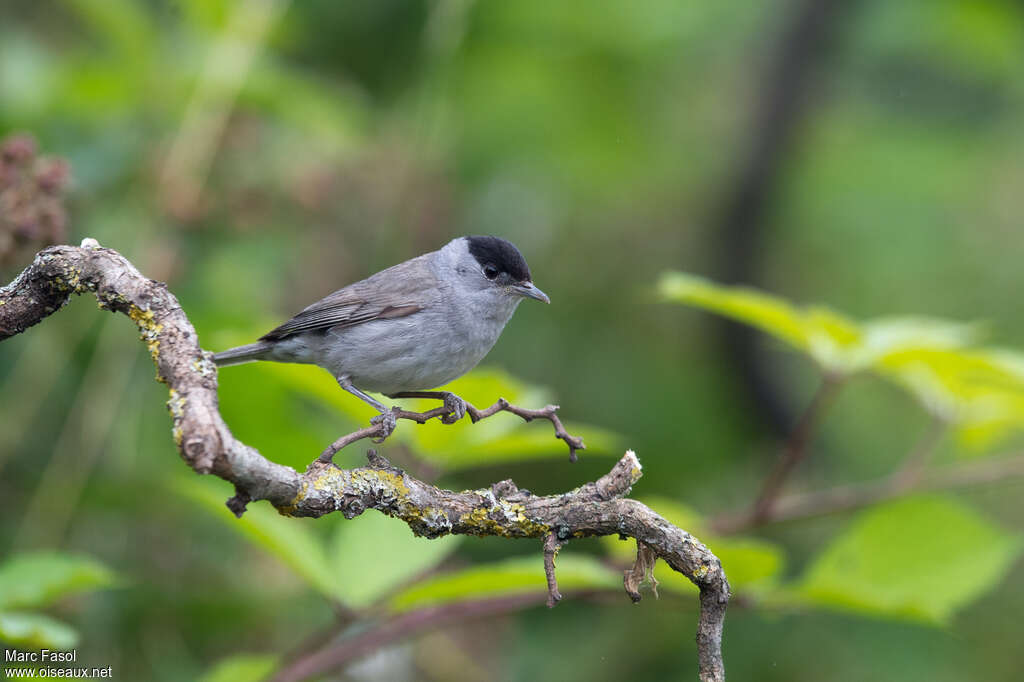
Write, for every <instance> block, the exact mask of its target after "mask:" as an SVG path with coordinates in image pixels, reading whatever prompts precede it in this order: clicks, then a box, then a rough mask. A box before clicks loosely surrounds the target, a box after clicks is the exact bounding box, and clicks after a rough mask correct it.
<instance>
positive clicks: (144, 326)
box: [0, 240, 730, 682]
mask: <svg viewBox="0 0 1024 682" xmlns="http://www.w3.org/2000/svg"><path fill="white" fill-rule="evenodd" d="M85 292H92V293H94V294H95V295H96V298H97V299H98V301H99V304H100V307H101V308H106V309H108V310H112V311H115V312H120V313H124V314H125V315H127V316H128V317H130V318H131V319H132V320H133V321H134V322H135V324H136V326H137V327H138V329H139V332H140V336H141V338H142V340H143V341H144V342H145V344H146V346H147V347H148V348H149V351H150V355H151V356H152V358H153V362H154V364H155V365H156V368H157V379H158V380H159V381H162V382H164V383H166V384H167V386H168V388H169V392H170V399H169V400H168V401H167V408H168V411H169V412H170V413H171V417H172V423H173V426H172V435H173V437H174V441H175V443H176V444H177V446H178V450H179V453H180V454H181V456H182V458H183V459H184V460H185V462H186V463H187V464H188V465H189V466H190V467H192V468H193V469H194V470H195V471H197V472H198V473H201V474H214V475H216V476H218V477H220V478H222V479H224V480H225V481H228V482H230V483H232V484H234V486H235V490H236V495H235V498H234V499H235V500H236V504H235V506H236V508H240V507H241V506H242V505H241V502H244V501H246V498H247V499H248V500H251V501H257V500H267V501H268V502H270V503H271V504H272V505H274V507H276V508H277V509H278V511H280V512H281V513H282V514H284V515H287V516H306V517H319V516H323V515H325V514H329V513H332V512H336V511H340V512H341V513H342V514H343V515H344V516H345V517H346V518H353V517H355V516H358V515H359V514H361V513H363V512H364V511H365V510H367V509H376V510H378V511H380V512H382V513H385V514H388V515H389V516H393V517H395V518H398V519H401V520H403V521H405V522H406V523H407V524H408V525H409V527H410V528H412V530H413V532H414V533H415V534H417V535H421V536H424V537H439V536H441V535H446V534H465V535H480V536H483V535H498V536H502V537H507V538H535V539H543V538H546V537H548V536H549V535H550V534H551V533H555V534H557V536H558V537H559V538H569V537H597V536H603V535H624V536H627V537H632V538H635V539H636V540H637V541H638V542H642V543H644V544H645V545H647V546H648V547H649V548H650V549H651V550H652V551H653V552H654V554H656V555H657V556H658V558H660V559H662V560H664V561H665V562H666V563H667V564H668V565H669V566H670V567H671V568H672V569H673V570H675V571H678V572H679V573H682V574H683V575H685V576H686V577H687V578H688V579H689V580H690V581H692V582H693V583H694V584H695V585H696V586H697V587H698V588H699V590H700V615H699V620H698V630H697V657H698V661H699V667H700V678H701V680H703V681H705V682H719V681H720V680H724V679H725V668H724V664H723V662H722V650H721V640H722V627H723V623H724V619H725V609H726V605H727V603H728V600H729V594H730V590H729V583H728V581H727V580H726V577H725V572H724V571H723V570H722V565H721V562H720V561H719V560H718V558H717V557H716V556H715V555H714V554H712V553H711V551H710V550H708V548H707V547H705V546H704V545H703V544H702V543H701V542H700V541H698V540H697V539H696V538H694V537H693V536H692V535H690V534H689V533H687V532H686V531H684V530H682V529H680V528H678V527H676V526H674V525H672V524H671V523H669V522H668V521H666V520H665V519H664V518H662V517H661V516H659V515H658V514H656V513H654V512H653V511H651V509H649V508H648V507H646V506H645V505H643V504H641V503H639V502H637V501H635V500H630V499H624V497H625V496H626V495H628V494H629V492H630V490H631V488H632V486H633V484H634V483H636V482H637V481H638V480H639V479H640V476H641V475H642V471H641V467H640V461H639V460H638V459H637V457H636V455H635V454H634V453H633V452H632V451H629V452H627V453H626V454H625V455H624V456H623V457H622V459H620V460H619V462H618V463H617V464H616V465H615V466H614V467H613V469H612V470H611V471H610V472H609V473H607V474H605V475H604V476H602V477H601V478H600V479H598V480H597V481H594V482H592V483H588V484H586V485H583V486H581V487H580V488H578V489H576V490H573V491H571V492H568V493H564V494H562V495H552V496H536V495H532V494H530V493H529V492H528V491H525V490H519V489H518V488H516V486H515V485H514V484H512V483H511V482H503V483H501V484H498V485H496V486H495V487H494V489H492V488H490V487H488V488H480V489H477V490H465V491H462V492H454V491H451V490H443V489H441V488H437V487H435V486H433V485H429V484H427V483H424V482H423V481H420V480H418V479H416V478H414V477H412V476H410V475H409V474H407V473H406V472H404V471H402V470H401V469H398V468H395V467H392V466H390V464H389V463H387V461H386V460H384V459H383V458H375V459H372V461H371V464H370V465H369V466H366V467H359V468H355V469H348V470H346V469H339V468H338V467H336V466H335V465H333V464H331V463H327V462H321V461H314V462H313V463H312V464H310V466H309V467H308V468H307V470H306V471H305V472H304V473H302V474H300V473H298V472H297V471H295V470H294V469H292V468H291V467H287V466H283V465H281V464H277V463H275V462H272V461H270V460H268V459H267V458H265V457H264V456H263V455H261V454H260V453H259V452H258V451H256V450H255V449H254V448H252V447H250V446H248V445H245V444H244V443H242V442H240V441H238V440H236V439H235V437H234V436H233V435H232V434H231V431H230V430H229V429H228V427H227V425H226V424H225V423H224V420H223V418H222V417H221V415H220V412H219V411H218V405H217V369H216V366H215V365H214V364H213V362H212V361H211V360H210V357H211V356H210V354H209V353H206V352H204V351H203V350H202V349H201V348H200V346H199V341H198V338H197V336H196V333H195V330H194V329H193V327H192V324H191V323H190V322H189V320H188V318H187V316H186V315H185V313H184V311H182V309H181V306H180V305H179V304H178V301H177V299H176V298H175V297H174V296H173V295H172V294H171V293H170V292H169V291H168V290H167V287H166V285H164V284H163V283H160V282H154V281H152V280H149V279H146V278H145V277H143V276H142V275H141V274H140V273H139V271H138V270H136V269H135V267H134V266H133V265H132V264H131V263H129V262H128V261H127V260H126V259H125V258H124V257H123V256H121V255H120V254H118V253H117V252H116V251H113V250H111V249H104V248H101V247H100V246H99V245H98V244H97V243H96V242H95V241H94V240H86V241H84V242H83V244H82V246H81V247H74V246H57V247H52V248H49V249H45V250H43V251H41V252H40V253H39V254H37V256H36V258H35V260H34V261H33V263H32V264H31V265H30V266H29V267H28V268H26V269H25V270H24V271H23V272H22V273H21V274H20V275H19V276H18V277H17V279H15V280H14V282H12V283H11V284H9V285H7V286H6V287H3V288H0V340H3V339H5V338H7V337H9V336H12V335H14V334H17V333H19V332H21V331H23V330H25V329H27V328H29V327H31V326H32V325H34V324H36V323H38V322H39V321H41V320H43V319H44V318H46V317H47V316H49V315H50V314H52V313H53V312H54V311H56V310H58V309H60V308H61V307H62V306H63V305H64V304H65V303H66V302H67V300H68V297H69V296H70V295H71V294H81V293H85ZM508 407H510V406H507V405H506V406H505V407H502V401H499V402H498V404H497V405H495V406H493V407H492V408H488V410H485V411H484V412H483V413H481V415H484V414H485V413H490V414H493V413H494V412H497V411H500V410H502V409H508ZM517 409H518V408H517ZM509 411H511V410H509ZM523 412H525V413H527V416H530V417H531V418H532V417H533V416H534V415H533V414H532V412H531V411H527V410H524V411H523ZM514 413H516V414H518V413H519V412H514ZM424 414H429V413H424ZM520 416H523V415H522V414H520ZM538 416H539V415H538ZM481 418H482V416H481ZM524 418H525V417H524ZM552 421H553V423H555V422H554V420H552ZM557 427H558V424H557V423H556V429H557ZM495 490H497V491H498V494H495ZM238 510H239V511H240V509H238Z"/></svg>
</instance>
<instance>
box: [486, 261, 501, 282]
mask: <svg viewBox="0 0 1024 682" xmlns="http://www.w3.org/2000/svg"><path fill="white" fill-rule="evenodd" d="M497 276H498V268H496V267H494V266H493V265H490V264H488V265H485V266H484V277H486V278H487V279H494V278H495V277H497Z"/></svg>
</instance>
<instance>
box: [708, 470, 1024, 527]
mask: <svg viewBox="0 0 1024 682" xmlns="http://www.w3.org/2000/svg"><path fill="white" fill-rule="evenodd" d="M1019 478H1024V454H1018V455H1008V456H1002V457H987V458H985V459H984V460H980V461H971V462H964V463H962V464H954V465H952V466H946V467H942V468H939V469H933V470H932V471H930V472H925V473H923V474H922V475H921V476H920V477H919V478H918V479H917V480H908V479H907V478H906V477H904V476H901V475H900V472H896V473H893V474H890V475H889V476H886V477H885V478H880V479H877V480H874V481H868V482H866V483H854V484H850V485H842V486H836V487H834V488H829V489H828V490H822V491H818V492H812V493H802V494H799V495H787V496H785V497H781V498H779V499H778V500H777V502H776V504H775V505H774V506H773V507H772V513H771V515H770V516H769V517H767V518H765V519H762V520H760V521H757V522H754V520H753V519H752V518H751V517H750V516H749V515H747V514H736V515H732V516H729V515H726V516H721V517H719V518H718V519H716V520H715V521H714V522H713V523H712V526H711V527H712V529H713V530H714V531H715V532H717V533H739V532H743V531H746V530H749V529H751V528H753V527H756V526H758V525H762V524H766V523H782V522H785V521H797V520H801V519H808V518H814V517H818V516H827V515H828V514H835V513H838V512H844V511H850V510H853V509H861V508H863V507H867V506H870V505H873V504H878V503H879V502H885V501H887V500H891V499H896V498H899V497H904V496H906V495H911V494H915V493H922V492H931V491H935V490H950V489H957V488H968V487H972V486H977V485H987V484H992V483H1001V482H1003V481H1013V480H1014V479H1019Z"/></svg>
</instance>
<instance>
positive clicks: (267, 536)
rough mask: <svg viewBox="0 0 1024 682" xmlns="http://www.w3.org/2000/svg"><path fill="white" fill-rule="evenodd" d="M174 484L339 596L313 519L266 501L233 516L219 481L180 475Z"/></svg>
mask: <svg viewBox="0 0 1024 682" xmlns="http://www.w3.org/2000/svg"><path fill="white" fill-rule="evenodd" d="M174 488H175V490H176V491H177V492H178V493H180V494H182V495H184V496H185V497H187V498H188V499H191V500H194V501H196V502H198V503H200V505H202V507H203V508H205V509H207V510H209V511H210V512H211V513H212V514H213V515H214V516H215V517H216V518H218V519H220V520H221V521H222V522H224V523H225V524H227V525H228V526H229V527H230V528H232V529H233V530H235V531H237V532H238V533H240V534H241V535H242V536H243V537H244V538H246V539H247V540H249V541H250V542H252V543H253V544H254V545H256V546H258V547H261V548H263V549H264V550H266V551H267V552H269V553H270V554H272V555H274V556H276V557H277V558H278V559H280V560H281V561H282V562H284V563H285V565H287V566H288V567H289V568H291V569H292V570H293V571H294V572H295V574H296V575H298V576H299V577H301V578H302V579H303V580H305V581H306V582H307V583H309V585H310V586H311V587H313V588H314V589H316V590H318V591H319V592H320V593H322V594H324V595H325V596H327V597H330V598H332V599H340V598H341V594H340V593H341V591H342V590H341V589H340V588H341V586H340V585H339V584H338V578H337V576H335V575H334V572H333V569H332V567H331V564H330V562H328V560H327V556H326V554H325V552H324V547H323V544H322V543H321V541H320V539H319V538H317V536H316V535H315V534H314V533H313V531H312V530H311V528H310V526H309V525H308V524H309V523H312V520H310V519H293V518H288V517H285V516H281V515H280V514H278V513H277V511H276V510H275V509H274V508H273V507H271V506H270V505H268V504H251V505H249V507H248V509H247V510H246V512H245V515H244V516H243V517H242V518H240V519H239V518H235V515H234V514H232V513H231V511H230V510H229V509H228V508H227V506H225V504H224V503H225V500H227V498H228V497H229V496H230V493H229V492H228V490H227V488H226V487H225V486H224V485H223V484H222V483H220V482H219V481H212V480H207V479H200V478H187V479H179V480H178V481H176V482H175V484H174Z"/></svg>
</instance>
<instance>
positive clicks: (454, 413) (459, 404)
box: [441, 391, 466, 424]
mask: <svg viewBox="0 0 1024 682" xmlns="http://www.w3.org/2000/svg"><path fill="white" fill-rule="evenodd" d="M441 393H442V395H443V400H444V409H446V410H448V414H446V415H444V416H443V417H441V423H443V424H454V423H455V422H457V421H459V420H460V419H462V418H463V417H465V416H466V401H465V400H463V399H462V398H460V397H459V396H457V395H455V394H454V393H452V392H451V391H442V392H441Z"/></svg>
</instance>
